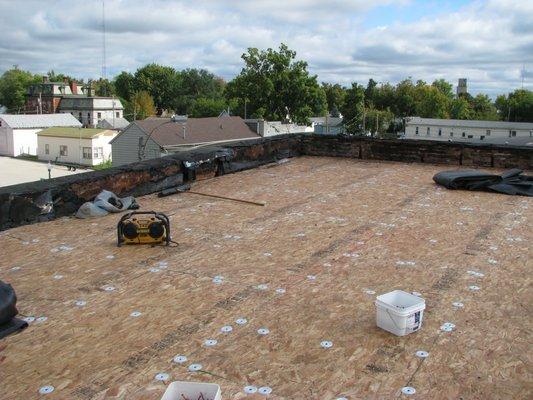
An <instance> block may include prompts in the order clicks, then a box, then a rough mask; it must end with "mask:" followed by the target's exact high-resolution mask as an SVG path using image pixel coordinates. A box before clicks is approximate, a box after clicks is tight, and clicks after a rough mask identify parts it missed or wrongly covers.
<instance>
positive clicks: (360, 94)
mask: <svg viewBox="0 0 533 400" xmlns="http://www.w3.org/2000/svg"><path fill="white" fill-rule="evenodd" d="M364 101H365V88H364V87H363V86H361V85H359V84H357V83H355V82H353V83H352V87H351V88H349V89H348V90H347V91H346V98H345V101H344V105H343V107H342V109H341V113H342V115H343V117H344V124H345V127H346V132H347V133H349V134H355V133H360V132H361V131H362V124H363V112H364V107H365V103H364Z"/></svg>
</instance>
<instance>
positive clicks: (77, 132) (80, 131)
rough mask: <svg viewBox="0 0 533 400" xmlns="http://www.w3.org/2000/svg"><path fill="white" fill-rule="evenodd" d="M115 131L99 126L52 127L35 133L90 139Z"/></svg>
mask: <svg viewBox="0 0 533 400" xmlns="http://www.w3.org/2000/svg"><path fill="white" fill-rule="evenodd" d="M115 133H116V132H113V131H110V130H108V129H101V128H69V127H52V128H48V129H44V130H42V131H40V132H38V133H37V135H38V136H53V137H64V138H72V139H92V138H94V137H96V136H99V135H102V134H104V135H105V134H109V135H114V134H115Z"/></svg>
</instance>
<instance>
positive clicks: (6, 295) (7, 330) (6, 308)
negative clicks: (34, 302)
mask: <svg viewBox="0 0 533 400" xmlns="http://www.w3.org/2000/svg"><path fill="white" fill-rule="evenodd" d="M16 304H17V296H16V295H15V291H14V290H13V287H12V286H11V285H10V284H9V283H5V282H2V281H0V339H2V338H4V337H6V336H7V335H9V334H11V333H13V332H17V331H19V330H21V329H24V328H25V327H27V326H28V323H27V322H25V321H23V320H21V319H18V318H15V316H16V315H17V314H18V311H17V307H16Z"/></svg>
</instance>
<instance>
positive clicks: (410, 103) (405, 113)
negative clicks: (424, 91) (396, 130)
mask: <svg viewBox="0 0 533 400" xmlns="http://www.w3.org/2000/svg"><path fill="white" fill-rule="evenodd" d="M395 92H396V101H395V103H396V104H395V108H394V109H393V110H394V112H395V114H396V115H397V116H399V117H401V118H405V117H410V116H413V115H415V114H416V101H415V86H414V85H413V81H412V80H411V79H404V80H403V81H401V82H400V83H398V84H397V85H396V91H395Z"/></svg>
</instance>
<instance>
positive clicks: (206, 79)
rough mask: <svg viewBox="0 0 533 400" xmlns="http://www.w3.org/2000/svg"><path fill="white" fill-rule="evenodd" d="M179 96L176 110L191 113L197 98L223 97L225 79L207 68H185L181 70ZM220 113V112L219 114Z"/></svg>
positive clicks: (181, 112)
mask: <svg viewBox="0 0 533 400" xmlns="http://www.w3.org/2000/svg"><path fill="white" fill-rule="evenodd" d="M179 75H180V86H179V89H178V94H179V97H178V98H177V99H176V111H177V112H178V113H179V114H190V113H192V108H193V107H194V104H195V102H196V100H197V99H199V98H204V99H212V100H215V99H218V100H220V99H222V98H223V92H224V86H225V85H226V83H225V82H224V80H223V79H222V78H220V77H218V76H216V75H214V74H212V73H210V72H209V71H206V70H205V69H194V68H193V69H185V70H183V71H181V72H179ZM217 115H218V114H217Z"/></svg>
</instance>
